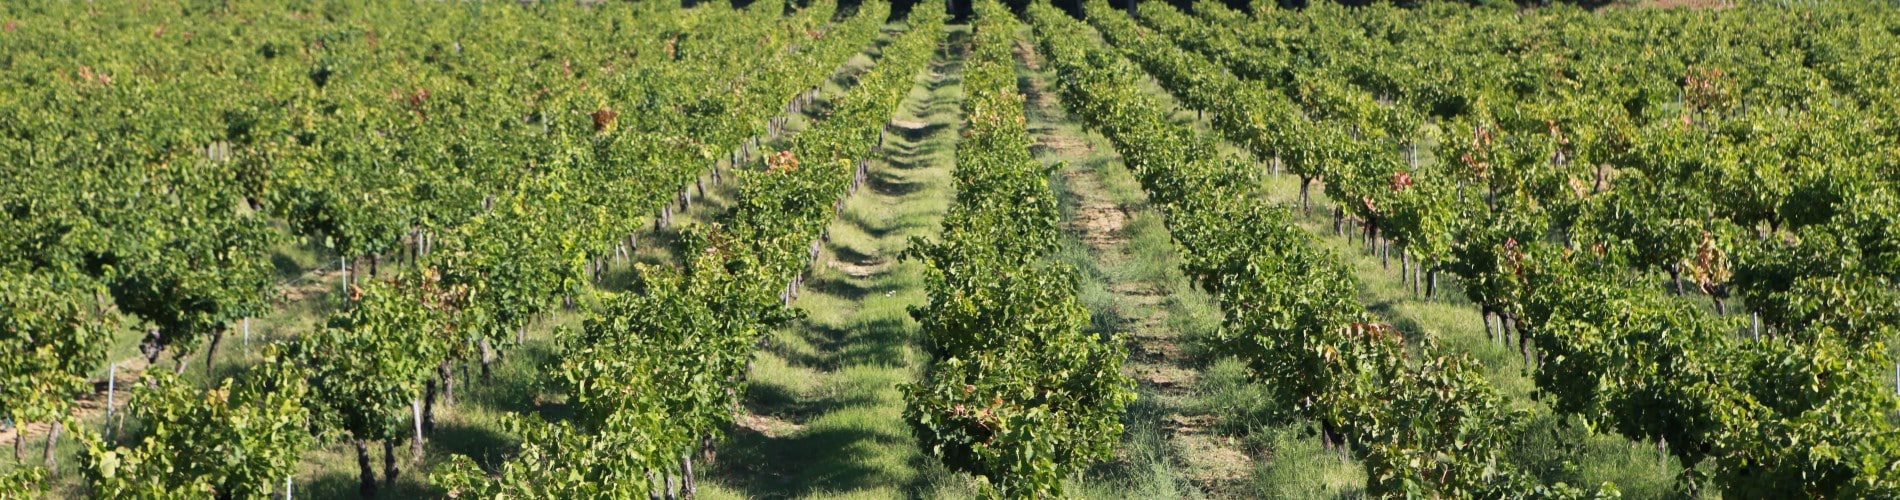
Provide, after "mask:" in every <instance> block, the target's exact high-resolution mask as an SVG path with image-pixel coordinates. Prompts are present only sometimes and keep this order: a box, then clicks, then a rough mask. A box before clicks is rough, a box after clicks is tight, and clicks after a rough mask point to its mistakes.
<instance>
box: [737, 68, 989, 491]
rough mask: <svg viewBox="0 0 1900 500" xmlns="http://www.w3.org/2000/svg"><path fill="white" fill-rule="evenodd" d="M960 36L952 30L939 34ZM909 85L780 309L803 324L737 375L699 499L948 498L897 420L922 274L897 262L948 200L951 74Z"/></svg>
mask: <svg viewBox="0 0 1900 500" xmlns="http://www.w3.org/2000/svg"><path fill="white" fill-rule="evenodd" d="M952 36H953V37H954V36H961V32H960V31H958V32H955V33H953V35H952ZM937 70H938V71H939V73H936V74H928V72H927V74H924V75H920V78H919V81H918V85H917V87H916V88H914V89H912V91H911V94H910V96H909V97H908V98H907V99H906V100H905V101H904V103H903V104H902V109H901V110H900V111H899V113H897V115H896V116H895V117H894V119H895V121H900V122H906V123H907V124H909V123H919V124H922V127H920V128H917V129H915V130H913V131H906V130H901V129H900V128H897V127H894V128H893V133H892V134H890V136H889V140H887V142H886V144H885V148H884V153H885V155H884V156H885V159H884V160H882V161H875V162H873V163H872V165H871V172H870V182H868V183H866V184H865V187H864V188H863V189H860V190H859V191H858V193H857V194H856V195H854V196H853V197H851V198H850V199H849V200H848V201H847V202H846V205H845V209H844V212H843V213H841V214H840V215H839V217H838V218H837V219H836V220H834V221H833V222H832V224H831V226H830V228H829V234H830V238H829V241H828V242H826V244H825V251H824V254H823V255H822V256H821V257H820V262H819V263H817V265H815V266H814V267H813V272H812V274H811V275H810V276H809V277H808V278H807V280H806V288H805V290H804V291H803V292H802V293H801V294H800V295H799V297H798V299H797V300H795V301H794V302H793V306H795V307H797V308H798V309H799V310H801V311H803V312H804V314H805V318H804V319H802V320H800V321H797V322H795V323H794V324H793V325H790V326H788V327H786V328H782V329H780V330H778V331H776V332H774V333H773V335H772V336H771V339H770V342H769V344H768V347H766V348H765V349H763V350H762V351H761V352H760V354H759V356H758V359H757V360H756V361H755V363H754V364H753V367H752V370H751V373H750V374H749V387H748V391H747V396H746V398H745V407H746V409H745V411H744V412H742V415H741V417H740V422H741V424H740V425H739V426H738V428H737V429H734V432H732V433H731V435H729V437H728V439H727V440H726V441H725V442H724V443H722V444H721V445H720V446H719V450H718V459H717V460H716V461H715V462H714V463H713V464H712V466H711V468H710V469H708V473H707V477H706V479H705V480H704V481H703V483H702V487H701V490H700V493H701V494H702V495H705V496H706V497H707V498H742V497H759V496H766V497H787V496H795V497H814V496H815V497H838V498H891V497H898V496H907V495H927V494H939V495H944V496H960V495H958V494H957V493H956V492H957V491H959V490H957V489H956V488H958V487H959V481H960V479H959V478H957V477H955V476H954V475H952V474H948V473H946V472H945V471H942V470H941V469H940V468H935V467H936V466H935V465H934V464H933V461H932V460H929V459H927V458H926V457H925V456H924V455H923V454H922V452H921V451H922V450H920V449H919V447H918V445H917V441H916V440H915V439H914V438H913V437H912V436H911V431H910V427H909V425H908V424H907V423H905V422H904V420H903V409H904V400H903V394H902V392H901V391H900V389H899V385H900V384H904V383H908V382H911V381H913V380H915V379H916V378H917V376H918V369H919V367H920V366H921V365H922V363H923V361H924V356H923V354H922V352H921V351H920V350H919V349H918V348H917V346H916V345H915V342H916V338H915V337H916V334H917V323H916V322H915V321H913V320H912V319H911V318H910V313H909V311H908V308H909V307H910V306H912V305H916V304H921V303H922V302H923V301H924V300H926V298H925V295H924V283H923V270H924V268H923V265H922V263H920V262H914V261H902V260H899V259H898V258H897V255H898V254H899V253H900V252H901V251H903V249H904V248H906V247H907V246H908V245H909V241H910V238H912V237H924V238H929V237H934V235H935V234H936V232H937V231H938V228H939V221H940V220H941V218H942V216H943V213H944V211H945V210H947V208H948V203H949V200H950V198H951V192H950V191H951V188H952V186H951V181H950V177H949V175H950V168H951V165H952V164H953V163H954V162H955V151H954V145H955V138H956V130H957V128H958V126H959V123H960V121H961V116H960V115H959V110H958V103H959V101H960V94H961V92H962V88H961V85H960V81H959V80H958V77H957V76H956V75H955V73H956V71H957V64H956V63H955V62H947V63H944V64H942V65H940V67H938V68H937Z"/></svg>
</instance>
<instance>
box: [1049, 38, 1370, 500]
mask: <svg viewBox="0 0 1900 500" xmlns="http://www.w3.org/2000/svg"><path fill="white" fill-rule="evenodd" d="M1017 53H1018V58H1019V61H1020V63H1021V64H1020V65H1019V66H1018V68H1017V71H1018V73H1019V74H1020V75H1022V82H1021V85H1022V86H1023V88H1024V94H1025V95H1026V96H1027V97H1028V99H1029V102H1028V106H1027V112H1028V114H1029V116H1028V123H1029V127H1030V131H1031V133H1032V134H1033V135H1034V136H1035V137H1036V140H1037V145H1036V151H1035V152H1036V155H1037V157H1038V158H1040V159H1042V160H1044V161H1045V162H1048V163H1050V164H1052V165H1053V164H1056V163H1058V162H1066V165H1064V166H1063V168H1061V169H1060V170H1058V171H1057V172H1056V173H1055V177H1054V179H1053V181H1054V184H1055V187H1056V189H1057V192H1058V193H1059V195H1060V196H1061V197H1062V202H1063V203H1062V206H1063V210H1064V218H1065V221H1066V225H1067V228H1068V232H1069V236H1070V238H1069V241H1068V244H1067V248H1066V249H1065V256H1064V260H1066V261H1068V262H1070V263H1071V264H1073V265H1075V266H1076V267H1077V268H1078V269H1080V270H1081V271H1082V274H1083V279H1084V284H1083V288H1082V301H1083V303H1084V304H1085V305H1087V306H1088V308H1089V310H1090V311H1092V312H1093V314H1094V317H1093V321H1094V325H1093V326H1094V328H1096V329H1098V330H1101V331H1120V332H1126V333H1127V334H1128V338H1129V340H1130V345H1129V346H1128V348H1129V354H1130V356H1129V360H1128V363H1127V364H1125V365H1123V367H1124V370H1125V371H1126V372H1127V373H1128V374H1129V376H1131V377H1133V378H1135V379H1136V381H1137V382H1138V387H1137V391H1138V393H1139V399H1137V400H1136V401H1135V402H1134V403H1133V404H1131V405H1130V406H1129V410H1128V414H1127V415H1126V416H1124V418H1123V424H1124V425H1125V428H1126V432H1125V434H1124V437H1123V442H1122V444H1121V446H1120V449H1119V450H1118V452H1117V457H1116V460H1114V461H1112V462H1110V463H1108V464H1104V465H1103V466H1101V467H1098V468H1097V470H1095V471H1093V472H1092V473H1091V474H1089V475H1088V477H1085V478H1083V484H1082V485H1081V486H1082V488H1080V490H1081V494H1082V495H1083V496H1086V497H1093V498H1193V497H1218V498H1314V497H1334V496H1342V495H1343V496H1352V495H1353V493H1352V492H1354V491H1357V489H1358V488H1359V487H1360V486H1361V485H1362V484H1363V483H1364V476H1363V475H1361V474H1359V472H1358V469H1357V466H1356V465H1355V464H1353V463H1351V462H1349V461H1347V460H1344V459H1342V458H1341V457H1339V456H1338V455H1337V454H1334V453H1331V452H1327V451H1325V450H1322V449H1321V448H1320V446H1319V443H1318V441H1317V440H1315V439H1311V438H1310V437H1308V436H1306V434H1305V433H1304V432H1303V428H1302V427H1301V425H1300V424H1299V423H1297V422H1284V421H1279V420H1275V419H1274V418H1272V417H1271V413H1272V411H1271V407H1270V404H1269V403H1268V402H1267V400H1266V398H1265V396H1264V393H1263V392H1262V391H1261V390H1260V385H1259V384H1257V383H1254V382H1252V381H1250V380H1249V379H1248V376H1247V374H1246V370H1245V367H1244V366H1243V365H1242V364H1240V363H1239V362H1238V361H1236V360H1233V359H1218V358H1217V357H1216V356H1215V355H1214V354H1212V353H1210V352H1208V349H1207V346H1206V342H1204V340H1205V339H1206V337H1207V336H1208V335H1209V334H1210V333H1212V332H1214V331H1216V329H1218V328H1220V324H1221V321H1222V317H1221V314H1220V310H1219V308H1218V307H1217V306H1216V305H1215V304H1214V303H1213V302H1212V299H1211V298H1210V297H1208V296H1207V295H1206V293H1205V292H1202V291H1200V290H1198V289H1196V288H1195V287H1194V286H1193V284H1192V283H1191V282H1189V281H1188V279H1187V278H1186V277H1185V276H1184V275H1183V274H1182V272H1181V271H1180V265H1181V259H1180V256H1179V254H1178V253H1177V252H1178V249H1177V248H1176V247H1175V245H1174V243H1173V241H1172V239H1171V237H1170V235H1169V233H1168V228H1167V226H1166V224H1165V221H1164V220H1163V219H1162V217H1161V215H1160V214H1159V213H1157V212H1156V211H1154V210H1153V209H1151V208H1150V207H1149V206H1148V200H1147V195H1146V193H1144V192H1143V191H1142V189H1141V185H1140V183H1139V182H1138V181H1137V180H1136V179H1135V178H1134V177H1133V174H1132V172H1130V171H1129V170H1128V169H1127V168H1126V167H1125V166H1124V165H1123V164H1122V163H1121V159H1120V157H1119V156H1118V155H1116V154H1115V152H1114V151H1113V149H1112V148H1111V146H1110V144H1109V143H1108V141H1107V140H1106V139H1105V138H1102V137H1101V136H1100V135H1098V134H1094V133H1090V132H1086V131H1084V130H1082V129H1081V127H1080V126H1079V125H1078V124H1076V123H1075V122H1074V121H1073V120H1072V119H1071V118H1070V117H1068V115H1067V114H1066V113H1065V112H1064V111H1063V110H1062V109H1061V105H1060V103H1059V102H1058V99H1057V97H1056V95H1055V94H1054V93H1053V92H1054V89H1053V88H1050V85H1053V83H1054V80H1053V78H1054V77H1055V75H1054V74H1052V73H1051V72H1049V71H1046V70H1044V69H1043V68H1041V67H1040V64H1039V63H1038V60H1037V58H1036V54H1035V50H1034V48H1033V47H1030V46H1028V45H1027V44H1023V45H1020V46H1019V47H1018V50H1017ZM1192 117H1193V115H1192V114H1188V115H1186V118H1189V119H1191V118H1192Z"/></svg>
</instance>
